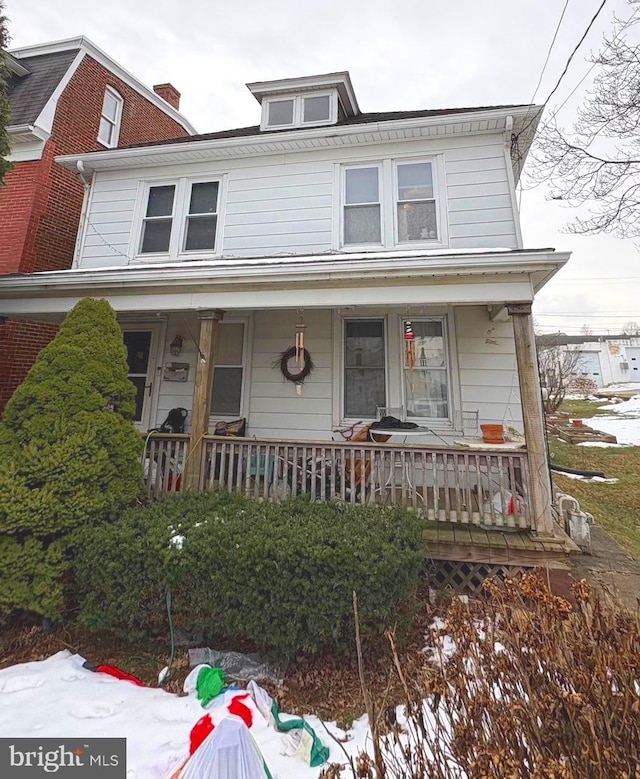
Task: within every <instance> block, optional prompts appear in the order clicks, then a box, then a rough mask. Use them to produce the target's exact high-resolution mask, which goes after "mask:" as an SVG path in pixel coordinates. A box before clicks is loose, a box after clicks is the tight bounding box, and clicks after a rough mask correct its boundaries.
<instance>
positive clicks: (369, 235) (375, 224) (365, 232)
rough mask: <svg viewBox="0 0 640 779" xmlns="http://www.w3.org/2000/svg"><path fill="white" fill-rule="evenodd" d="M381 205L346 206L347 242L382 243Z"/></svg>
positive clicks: (345, 230)
mask: <svg viewBox="0 0 640 779" xmlns="http://www.w3.org/2000/svg"><path fill="white" fill-rule="evenodd" d="M380 240H381V234H380V206H346V207H345V209H344V242H345V244H347V243H351V244H359V243H380Z"/></svg>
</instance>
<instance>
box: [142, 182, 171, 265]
mask: <svg viewBox="0 0 640 779" xmlns="http://www.w3.org/2000/svg"><path fill="white" fill-rule="evenodd" d="M175 194H176V187H175V184H170V185H165V186H160V187H149V199H148V200H147V210H146V213H145V216H144V219H143V225H142V243H141V246H140V253H141V254H160V253H163V252H168V251H169V244H170V242H171V228H172V226H173V204H174V201H175Z"/></svg>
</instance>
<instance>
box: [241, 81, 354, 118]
mask: <svg viewBox="0 0 640 779" xmlns="http://www.w3.org/2000/svg"><path fill="white" fill-rule="evenodd" d="M246 86H247V89H249V91H250V92H251V94H252V95H253V96H254V97H255V99H256V100H257V101H258V102H259V103H260V104H261V105H262V101H263V100H264V98H265V97H277V96H280V95H283V96H284V95H291V94H296V93H301V92H305V93H306V92H314V91H315V92H321V91H326V90H328V89H336V90H337V91H338V96H339V98H340V103H341V104H342V108H343V110H344V114H345V116H357V115H358V114H359V113H360V108H359V107H358V101H357V100H356V95H355V92H354V91H353V84H352V83H351V76H350V75H349V71H348V70H343V71H340V72H338V73H323V74H321V75H318V76H300V77H298V78H281V79H277V80H274V81H253V82H251V83H249V84H247V85H246Z"/></svg>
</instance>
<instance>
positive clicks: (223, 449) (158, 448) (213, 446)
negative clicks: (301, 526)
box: [147, 434, 532, 529]
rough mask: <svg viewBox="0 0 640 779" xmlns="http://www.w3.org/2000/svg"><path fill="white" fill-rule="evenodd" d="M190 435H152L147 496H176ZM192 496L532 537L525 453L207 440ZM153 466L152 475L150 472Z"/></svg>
mask: <svg viewBox="0 0 640 779" xmlns="http://www.w3.org/2000/svg"><path fill="white" fill-rule="evenodd" d="M188 448H189V441H188V436H180V435H161V434H154V435H153V436H151V437H150V439H149V445H148V447H147V471H149V473H150V476H149V477H148V478H147V485H148V492H149V496H150V497H158V496H160V495H162V494H164V493H167V492H169V493H170V492H175V491H176V490H179V489H181V487H182V484H181V473H182V468H183V467H184V463H185V461H186V458H187V457H188ZM201 456H202V461H201V464H200V482H199V485H198V488H199V489H200V490H215V489H225V490H228V491H229V492H234V493H238V494H242V495H246V496H248V497H253V498H255V499H263V500H264V499H269V500H275V501H279V500H283V499H285V498H287V497H295V496H297V495H306V496H308V497H309V499H310V500H312V501H326V500H339V501H343V502H346V503H351V504H359V505H371V504H382V505H387V506H404V507H407V508H410V509H413V510H415V511H420V512H421V513H424V514H425V515H426V517H427V519H430V520H437V521H442V522H455V523H461V524H476V525H483V526H494V527H510V528H521V529H526V528H531V527H532V517H531V508H530V502H529V471H528V461H527V454H526V452H514V451H510V452H502V451H498V450H495V451H486V450H484V451H474V450H471V449H455V448H452V449H449V448H447V447H423V446H416V445H413V446H398V445H394V444H372V443H357V444H354V443H349V442H315V441H278V440H274V439H259V438H231V437H216V436H205V438H204V439H203V447H202V452H201ZM152 466H155V467H152Z"/></svg>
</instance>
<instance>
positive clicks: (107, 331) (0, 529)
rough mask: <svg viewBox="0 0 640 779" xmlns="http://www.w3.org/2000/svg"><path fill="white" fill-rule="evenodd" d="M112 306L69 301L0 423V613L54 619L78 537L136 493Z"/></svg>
mask: <svg viewBox="0 0 640 779" xmlns="http://www.w3.org/2000/svg"><path fill="white" fill-rule="evenodd" d="M127 372H128V368H127V354H126V348H125V346H124V344H123V342H122V332H121V330H120V327H119V325H118V322H117V320H116V316H115V313H114V311H113V309H112V308H111V306H110V305H109V304H108V303H107V301H105V300H91V299H86V300H83V301H81V302H80V303H78V304H77V305H76V307H75V308H74V309H73V310H72V311H71V312H70V313H69V314H68V316H67V317H66V319H65V321H64V322H63V323H62V325H61V327H60V329H59V331H58V333H57V335H56V337H55V338H54V339H53V341H52V342H51V343H50V344H49V345H48V346H47V347H46V348H45V349H43V350H42V352H40V355H39V356H38V358H37V360H36V362H35V364H34V365H33V367H32V369H31V370H30V372H29V374H28V375H27V377H26V379H25V381H24V383H23V384H22V385H21V386H20V387H18V389H17V390H16V392H15V393H14V395H13V397H12V398H11V400H10V401H9V403H8V404H7V407H6V410H5V413H4V416H3V418H2V421H1V422H0V618H1V617H3V616H4V617H6V616H7V615H8V614H10V613H11V612H13V611H14V610H16V609H20V610H24V611H28V612H33V613H35V614H40V615H43V616H45V615H46V616H49V617H52V618H54V619H59V618H60V617H62V616H63V614H64V610H65V590H64V587H63V584H65V583H69V582H70V581H71V578H72V561H73V558H74V556H75V553H76V551H77V549H78V547H79V545H80V544H81V543H82V541H83V538H84V537H86V536H87V535H90V533H91V532H92V529H93V528H94V527H95V526H96V525H97V524H99V523H101V522H104V521H106V520H108V519H109V518H112V517H114V516H116V515H118V514H119V513H120V512H121V511H122V510H123V509H124V508H125V507H126V506H127V505H128V504H130V503H131V501H132V500H133V499H134V498H135V497H136V496H137V495H138V494H139V492H140V488H141V484H142V466H141V462H140V459H141V454H142V447H143V442H142V438H141V436H140V434H139V433H138V432H137V431H136V430H135V428H134V426H133V424H132V421H131V420H132V419H133V415H134V410H135V388H134V386H133V384H131V382H130V381H129V380H128V378H127Z"/></svg>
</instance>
